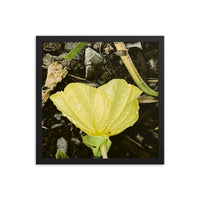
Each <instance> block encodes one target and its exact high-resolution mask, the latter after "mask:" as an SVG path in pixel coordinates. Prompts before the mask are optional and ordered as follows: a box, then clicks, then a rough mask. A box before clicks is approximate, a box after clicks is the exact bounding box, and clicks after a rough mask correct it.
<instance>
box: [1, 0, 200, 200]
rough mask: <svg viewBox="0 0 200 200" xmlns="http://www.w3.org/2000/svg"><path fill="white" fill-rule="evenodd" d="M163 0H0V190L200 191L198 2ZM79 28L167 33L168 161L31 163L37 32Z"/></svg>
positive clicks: (142, 194) (165, 199)
mask: <svg viewBox="0 0 200 200" xmlns="http://www.w3.org/2000/svg"><path fill="white" fill-rule="evenodd" d="M165 2H166V3H165ZM165 2H164V1H159V0H151V1H148V0H147V1H127V0H123V1H113V2H111V1H108V0H107V1H104V0H101V1H89V0H85V1H66V0H65V1H52V0H48V1H47V0H45V1H32V2H30V1H24V0H18V1H12V0H11V1H1V3H0V21H1V23H0V27H1V32H0V58H1V62H0V67H1V68H0V69H1V70H0V85H1V90H0V91H1V98H0V102H1V104H0V105H1V110H0V122H1V131H0V132H1V133H0V134H1V138H0V153H1V158H0V160H1V164H0V191H1V192H0V199H2V200H13V199H20V200H24V199H29V200H32V199H33V200H36V199H43V200H44V199H47V200H55V199H57V200H59V199H93V200H94V199H95V200H99V199H101V200H102V199H111V198H112V199H120V200H121V199H124V200H127V199H140V200H141V199H142V200H143V199H145V200H146V199H150V200H160V199H162V200H169V199H200V194H199V191H198V188H199V179H200V172H199V171H200V170H199V169H200V161H199V158H200V156H199V152H200V151H199V146H200V145H199V144H200V131H199V124H200V122H199V111H200V109H199V99H200V94H199V85H200V84H199V80H200V78H199V77H200V70H199V69H200V65H199V63H200V62H199V55H200V50H199V49H200V38H199V37H200V30H199V18H200V14H199V6H198V4H197V3H198V1H195V0H191V1H184V0H182V1H165ZM74 34H75V35H165V86H166V87H165V101H166V102H165V105H166V107H165V165H164V166H155V165H154V166H152V165H151V166H148V165H145V166H144V165H143V166H142V165H128V166H123V165H113V166H99V165H95V166H94V165H91V166H82V165H80V166H78V165H77V166H71V165H70V166H67V165H62V166H53V165H51V166H44V165H43V166H38V165H37V166H36V165H35V36H36V35H74Z"/></svg>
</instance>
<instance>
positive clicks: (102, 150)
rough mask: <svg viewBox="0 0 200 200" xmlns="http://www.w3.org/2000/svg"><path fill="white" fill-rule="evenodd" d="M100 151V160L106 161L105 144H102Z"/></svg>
mask: <svg viewBox="0 0 200 200" xmlns="http://www.w3.org/2000/svg"><path fill="white" fill-rule="evenodd" d="M100 149H101V155H102V158H104V159H108V155H107V150H106V143H105V142H104V143H103V145H102V146H101V148H100Z"/></svg>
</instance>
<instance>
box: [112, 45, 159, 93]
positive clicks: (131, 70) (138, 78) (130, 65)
mask: <svg viewBox="0 0 200 200" xmlns="http://www.w3.org/2000/svg"><path fill="white" fill-rule="evenodd" d="M114 44H115V47H116V49H117V50H118V51H127V49H126V46H125V44H124V43H123V42H114ZM120 57H121V59H122V61H123V63H124V65H125V66H126V68H127V70H128V71H129V73H130V75H131V77H132V78H133V80H134V81H135V83H136V84H137V85H138V87H139V88H140V89H141V90H142V91H143V92H145V93H146V94H148V95H151V96H155V97H157V96H158V92H156V91H154V90H152V89H151V88H150V87H149V86H148V85H147V84H146V83H145V82H144V81H143V79H142V77H141V76H140V74H139V73H138V71H137V69H136V67H135V65H134V64H133V61H132V60H131V57H130V55H129V53H128V52H127V54H126V55H122V56H120Z"/></svg>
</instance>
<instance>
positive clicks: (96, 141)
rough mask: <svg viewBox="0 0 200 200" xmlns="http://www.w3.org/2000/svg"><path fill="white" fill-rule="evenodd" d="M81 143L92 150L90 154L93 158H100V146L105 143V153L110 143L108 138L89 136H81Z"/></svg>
mask: <svg viewBox="0 0 200 200" xmlns="http://www.w3.org/2000/svg"><path fill="white" fill-rule="evenodd" d="M82 139H83V143H84V144H85V145H86V146H87V147H89V148H91V149H92V152H93V154H94V156H96V157H100V156H101V150H100V148H101V146H102V145H103V144H104V143H105V144H106V150H107V152H108V151H109V149H110V146H111V144H112V142H111V141H110V139H109V137H103V136H90V135H85V136H82Z"/></svg>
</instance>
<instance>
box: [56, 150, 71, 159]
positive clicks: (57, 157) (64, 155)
mask: <svg viewBox="0 0 200 200" xmlns="http://www.w3.org/2000/svg"><path fill="white" fill-rule="evenodd" d="M56 159H69V157H68V156H67V155H66V154H65V153H63V152H62V151H61V150H60V149H58V150H57V153H56Z"/></svg>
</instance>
